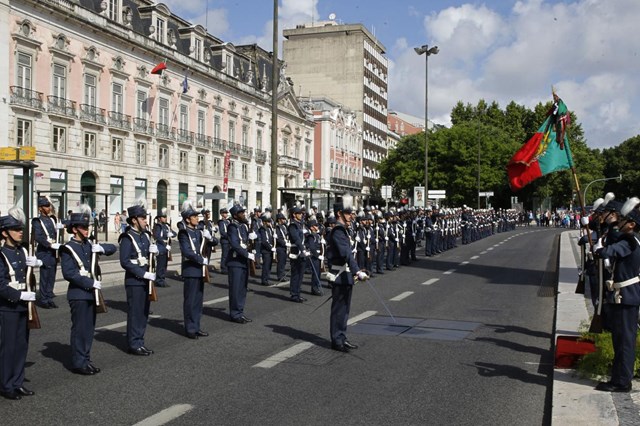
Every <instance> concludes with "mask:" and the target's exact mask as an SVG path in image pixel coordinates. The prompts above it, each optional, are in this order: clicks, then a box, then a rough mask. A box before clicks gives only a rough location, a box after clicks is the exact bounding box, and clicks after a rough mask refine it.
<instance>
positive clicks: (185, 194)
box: [178, 183, 189, 207]
mask: <svg viewBox="0 0 640 426" xmlns="http://www.w3.org/2000/svg"><path fill="white" fill-rule="evenodd" d="M187 198H189V184H188V183H178V205H179V206H180V207H182V203H184V202H185V201H186V199H187Z"/></svg>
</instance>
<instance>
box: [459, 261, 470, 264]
mask: <svg viewBox="0 0 640 426" xmlns="http://www.w3.org/2000/svg"><path fill="white" fill-rule="evenodd" d="M467 263H469V261H468V260H465V261H463V262H460V265H466V264H467Z"/></svg>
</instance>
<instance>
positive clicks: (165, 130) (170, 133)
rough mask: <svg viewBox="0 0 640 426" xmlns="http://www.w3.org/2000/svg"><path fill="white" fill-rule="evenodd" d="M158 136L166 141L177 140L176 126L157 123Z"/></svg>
mask: <svg viewBox="0 0 640 426" xmlns="http://www.w3.org/2000/svg"><path fill="white" fill-rule="evenodd" d="M156 138H158V139H164V140H166V141H175V140H176V128H175V127H169V126H167V125H166V124H160V123H156Z"/></svg>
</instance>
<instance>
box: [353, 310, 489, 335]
mask: <svg viewBox="0 0 640 426" xmlns="http://www.w3.org/2000/svg"><path fill="white" fill-rule="evenodd" d="M481 325H482V324H481V323H479V322H470V321H456V320H442V319H425V318H409V317H387V316H382V315H374V316H371V317H369V318H366V319H364V320H362V321H359V322H357V323H356V324H354V325H352V326H350V327H349V331H351V332H353V333H358V334H370V335H378V336H402V337H412V338H418V339H432V340H462V339H464V338H466V337H467V336H468V335H469V334H471V333H472V332H473V331H474V330H476V329H477V328H478V327H480V326H481Z"/></svg>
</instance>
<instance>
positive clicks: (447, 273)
mask: <svg viewBox="0 0 640 426" xmlns="http://www.w3.org/2000/svg"><path fill="white" fill-rule="evenodd" d="M455 271H456V270H455V269H449V270H448V271H444V272H443V273H442V274H443V275H451V274H453V273H454V272H455Z"/></svg>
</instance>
